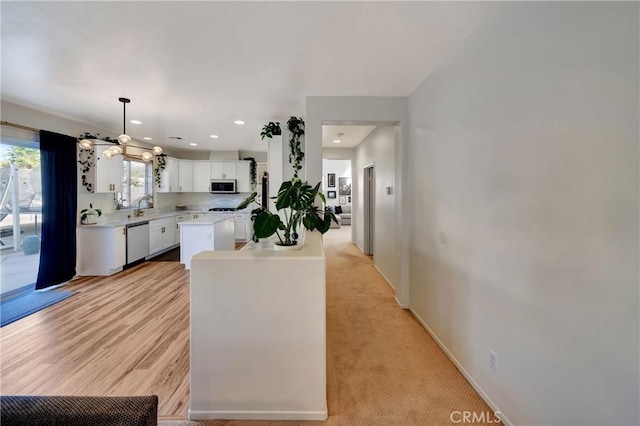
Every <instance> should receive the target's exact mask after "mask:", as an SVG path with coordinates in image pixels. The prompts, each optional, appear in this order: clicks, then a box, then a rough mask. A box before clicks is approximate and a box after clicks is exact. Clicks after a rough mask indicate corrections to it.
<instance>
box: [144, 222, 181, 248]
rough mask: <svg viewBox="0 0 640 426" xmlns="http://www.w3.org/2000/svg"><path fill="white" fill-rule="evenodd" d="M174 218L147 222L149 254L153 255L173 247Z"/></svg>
mask: <svg viewBox="0 0 640 426" xmlns="http://www.w3.org/2000/svg"><path fill="white" fill-rule="evenodd" d="M174 226H175V223H174V218H173V217H169V218H165V219H156V220H150V221H149V254H150V255H154V254H156V253H159V252H161V251H163V250H166V249H168V248H170V247H173V246H174V245H175V243H174V233H175V231H174Z"/></svg>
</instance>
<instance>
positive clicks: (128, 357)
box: [0, 261, 189, 419]
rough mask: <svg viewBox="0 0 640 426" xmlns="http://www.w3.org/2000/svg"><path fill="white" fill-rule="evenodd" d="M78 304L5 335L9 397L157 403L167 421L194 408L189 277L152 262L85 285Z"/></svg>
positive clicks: (0, 341) (79, 285) (0, 344)
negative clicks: (133, 398)
mask: <svg viewBox="0 0 640 426" xmlns="http://www.w3.org/2000/svg"><path fill="white" fill-rule="evenodd" d="M67 289H68V290H73V291H77V293H76V294H75V295H74V296H72V297H71V298H69V299H67V300H64V301H62V302H60V303H58V304H55V305H53V306H51V307H49V308H46V309H44V310H42V311H40V312H37V313H35V314H33V315H30V316H28V317H26V318H23V319H21V320H19V321H17V322H15V323H13V324H10V325H8V326H5V327H3V328H2V329H0V350H1V358H0V361H1V362H0V378H1V381H0V392H1V393H2V394H3V395H11V394H20V395H96V396H116V395H120V396H125V395H151V394H156V395H158V397H159V400H160V405H159V408H158V413H159V415H160V417H161V418H165V419H166V418H185V417H186V413H187V408H188V401H189V273H188V272H187V271H185V269H184V266H183V265H181V264H180V263H177V262H168V261H156V262H146V263H144V264H141V265H139V266H136V267H134V268H131V269H129V270H126V271H124V272H121V273H119V274H116V275H113V276H111V277H82V278H77V279H75V280H73V281H72V282H71V283H70V284H68V285H66V286H65V290H67Z"/></svg>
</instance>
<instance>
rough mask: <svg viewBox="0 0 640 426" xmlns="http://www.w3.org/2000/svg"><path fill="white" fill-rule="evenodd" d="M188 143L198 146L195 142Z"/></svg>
mask: <svg viewBox="0 0 640 426" xmlns="http://www.w3.org/2000/svg"><path fill="white" fill-rule="evenodd" d="M189 145H191V146H198V144H197V143H193V142H191V143H190V144H189Z"/></svg>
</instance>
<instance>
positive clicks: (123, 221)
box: [78, 209, 251, 228]
mask: <svg viewBox="0 0 640 426" xmlns="http://www.w3.org/2000/svg"><path fill="white" fill-rule="evenodd" d="M194 213H197V214H211V215H226V216H233V215H234V214H249V213H251V209H245V210H236V211H208V210H204V211H203V210H174V211H170V212H164V213H153V214H148V215H147V214H145V215H144V216H138V217H136V216H133V211H131V217H130V218H120V219H114V220H105V221H102V222H98V223H96V224H94V225H78V228H114V227H116V226H126V225H133V224H136V223H140V222H149V221H152V220H156V219H166V218H169V217H174V216H180V215H188V214H194ZM202 219H204V220H207V218H202ZM191 220H194V221H195V220H198V219H191ZM209 221H210V220H209Z"/></svg>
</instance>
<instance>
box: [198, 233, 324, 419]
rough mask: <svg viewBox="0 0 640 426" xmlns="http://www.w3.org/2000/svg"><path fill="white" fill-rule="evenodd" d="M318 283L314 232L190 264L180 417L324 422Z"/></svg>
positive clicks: (319, 256) (320, 268)
mask: <svg viewBox="0 0 640 426" xmlns="http://www.w3.org/2000/svg"><path fill="white" fill-rule="evenodd" d="M325 276H326V274H325V257H324V251H323V246H322V235H321V234H320V233H319V232H317V231H314V232H306V234H305V236H304V244H303V245H302V247H301V248H300V250H292V251H276V250H274V249H273V243H270V242H269V241H264V243H263V242H262V241H261V242H260V244H252V243H250V244H248V246H247V248H246V249H243V250H237V251H203V252H201V253H198V254H196V255H195V256H193V259H192V260H191V281H190V284H191V286H190V298H191V303H190V321H191V323H190V336H191V337H190V339H189V342H190V345H191V346H190V351H189V354H190V357H191V363H190V375H191V378H190V384H191V389H190V394H189V395H190V401H189V419H191V420H205V419H247V420H320V421H323V420H326V419H327V387H326V383H327V378H326V371H327V364H326V350H327V348H326V329H325V327H326V303H325V301H326V292H325ZM296 424H299V423H296Z"/></svg>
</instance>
